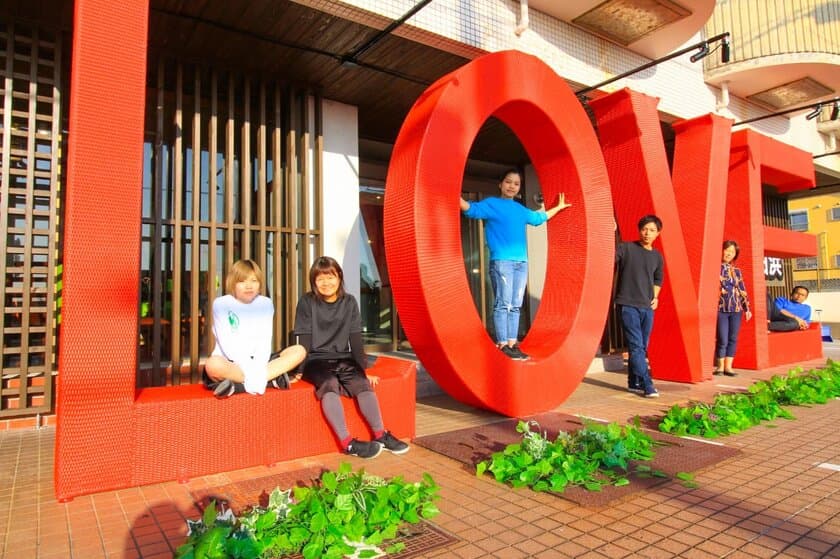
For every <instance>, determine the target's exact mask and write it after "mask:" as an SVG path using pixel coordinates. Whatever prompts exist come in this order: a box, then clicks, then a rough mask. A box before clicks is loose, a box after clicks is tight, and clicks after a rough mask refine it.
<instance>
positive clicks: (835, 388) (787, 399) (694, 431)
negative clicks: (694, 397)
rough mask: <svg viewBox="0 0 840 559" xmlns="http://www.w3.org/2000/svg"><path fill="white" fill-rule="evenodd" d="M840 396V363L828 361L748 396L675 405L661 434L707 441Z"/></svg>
mask: <svg viewBox="0 0 840 559" xmlns="http://www.w3.org/2000/svg"><path fill="white" fill-rule="evenodd" d="M838 396H840V363H837V362H834V361H832V360H830V359H829V360H828V362H827V363H826V367H825V368H823V369H811V370H810V371H807V372H805V371H803V370H802V369H801V368H796V369H793V370H791V371H789V372H788V373H787V374H786V375H775V376H773V377H771V378H769V379H767V380H762V381H758V382H756V383H755V384H753V385H752V386H750V387H749V388H748V391H747V393H746V394H718V395H717V396H715V399H714V401H713V402H712V403H711V404H708V403H704V402H691V403H689V404H687V405H684V406H680V405H675V406H673V407H672V408H671V409H669V410H668V412H667V413H666V414H665V417H663V418H662V421H661V422H660V423H659V430H660V431H662V432H665V433H672V434H675V435H680V436H684V435H695V436H699V437H705V438H709V439H712V438H716V437H719V436H725V435H731V434H733V433H739V432H741V431H743V430H745V429H749V428H750V427H752V426H754V425H758V424H760V423H761V422H762V421H772V420H774V419H777V418H783V419H794V417H793V414H791V413H790V412H789V411H788V410H786V409H785V408H783V407H782V406H789V405H795V406H806V405H810V404H824V403H826V402H827V401H828V400H830V399H832V398H837V397H838Z"/></svg>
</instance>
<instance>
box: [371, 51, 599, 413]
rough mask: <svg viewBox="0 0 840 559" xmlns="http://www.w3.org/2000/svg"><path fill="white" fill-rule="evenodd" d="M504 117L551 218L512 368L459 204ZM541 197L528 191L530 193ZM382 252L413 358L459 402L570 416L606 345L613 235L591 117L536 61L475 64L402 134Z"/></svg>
mask: <svg viewBox="0 0 840 559" xmlns="http://www.w3.org/2000/svg"><path fill="white" fill-rule="evenodd" d="M491 116H492V117H496V118H498V119H499V120H501V121H502V122H504V123H505V124H506V125H507V126H508V127H509V128H510V129H511V130H512V131H513V132H514V133H515V134H516V136H517V137H518V138H519V140H520V141H521V142H522V145H523V146H524V148H525V149H526V151H527V152H528V155H529V156H530V159H531V163H532V164H533V166H534V169H535V171H536V174H537V177H538V178H539V182H540V185H541V188H542V192H543V195H544V196H545V199H546V205H547V207H549V208H550V207H552V206H553V205H555V204H556V203H557V198H558V194H559V193H560V192H565V193H566V200H567V201H568V202H569V203H571V204H572V207H570V208H568V209H566V210H564V211H562V212H560V213H559V214H558V215H557V216H556V217H554V218H553V219H552V220H550V221H549V222H548V243H547V260H546V281H545V287H544V290H543V296H542V299H541V300H540V302H539V310H538V312H537V315H536V316H535V318H534V321H533V323H532V325H531V328H530V331H529V332H528V335H527V337H526V338H525V340H523V342H522V349H523V350H524V351H525V352H526V353H528V354H529V355H530V356H531V359H530V360H528V361H513V360H511V359H509V358H508V357H506V356H505V355H504V354H503V353H502V352H501V351H499V349H497V348H496V345H495V343H494V342H493V340H491V338H490V337H489V336H488V335H487V331H486V329H485V326H484V324H482V321H481V319H480V317H479V315H478V312H477V310H476V307H475V304H474V303H473V299H472V297H471V294H470V287H469V283H468V282H467V277H466V273H465V270H464V257H463V252H462V249H461V235H460V230H461V225H460V219H461V216H460V210H459V206H458V197H459V195H460V191H461V184H462V182H463V174H464V168H465V166H466V162H467V157H468V155H469V150H470V147H471V146H472V143H473V140H474V139H475V137H476V135H477V134H478V132H479V130H480V129H481V127H482V125H483V124H484V123H485V121H486V120H487V119H488V118H490V117H491ZM532 192H533V191H532ZM384 212H385V224H384V228H385V251H386V257H387V261H388V273H389V276H390V279H391V285H392V288H393V294H394V299H395V302H396V305H397V309H398V312H399V316H400V322H401V324H402V326H403V328H404V329H405V332H406V334H407V336H408V339H409V340H410V341H411V344H412V347H413V348H414V350H415V352H416V354H417V356H418V358H419V359H420V360H421V362H422V363H423V365H424V366H425V368H426V369H427V370H428V371H429V374H430V375H431V376H432V378H434V379H435V381H436V382H437V383H438V384H439V385H440V386H441V388H443V389H444V390H445V391H446V392H448V393H449V394H450V395H451V396H453V397H454V398H456V399H458V400H460V401H462V402H464V403H467V404H469V405H473V406H477V407H482V408H487V409H490V410H494V411H496V412H499V413H501V414H504V415H508V416H514V417H515V416H520V417H521V416H526V415H531V414H534V413H538V412H542V411H546V410H549V409H552V408H554V407H556V406H558V405H559V404H560V403H562V402H563V401H564V400H565V399H566V398H567V397H568V396H569V395H570V394H571V393H572V392H573V391H574V390H575V388H577V386H578V385H579V384H580V382H581V380H582V379H583V376H584V374H585V373H586V369H587V368H588V366H589V364H590V363H591V361H592V359H593V357H594V355H595V353H596V351H597V347H598V343H599V341H600V339H601V336H602V333H603V330H604V324H605V319H606V316H607V310H608V305H609V301H610V292H611V289H612V277H613V261H614V245H615V241H614V227H613V223H614V222H613V215H612V201H611V197H610V188H609V182H608V178H607V171H606V167H605V165H604V159H603V156H602V153H601V149H600V146H599V144H598V140H597V138H596V136H595V133H594V130H593V129H592V126H591V124H590V121H589V118H588V116H587V115H586V112H585V111H584V109H583V108H582V107H581V104H580V102H579V101H578V99H577V98H576V96H575V94H574V93H573V92H572V91H571V89H569V87H568V86H567V85H566V83H565V82H564V81H563V80H562V79H561V78H560V77H559V76H558V75H557V74H556V73H555V72H554V71H552V70H551V68H549V67H548V66H547V65H545V64H544V63H543V62H542V61H540V60H539V59H537V58H536V57H533V56H531V55H527V54H524V53H521V52H518V51H504V52H498V53H493V54H489V55H486V56H483V57H480V58H478V59H476V60H474V61H472V62H470V63H469V64H467V65H465V66H463V67H461V68H459V69H458V70H455V71H454V72H452V73H450V74H448V75H446V76H444V77H442V78H441V79H439V80H438V81H437V82H435V83H434V84H432V85H431V86H430V87H429V88H428V89H427V90H426V91H425V92H424V93H423V94H422V95H421V96H420V98H419V99H418V100H417V101H416V103H415V104H414V106H413V107H412V109H411V111H410V112H409V114H408V116H407V117H406V120H405V122H404V123H403V126H402V128H401V130H400V133H399V136H398V138H397V142H396V144H395V145H394V150H393V154H392V156H391V162H390V166H389V170H388V178H387V185H386V189H385V210H384Z"/></svg>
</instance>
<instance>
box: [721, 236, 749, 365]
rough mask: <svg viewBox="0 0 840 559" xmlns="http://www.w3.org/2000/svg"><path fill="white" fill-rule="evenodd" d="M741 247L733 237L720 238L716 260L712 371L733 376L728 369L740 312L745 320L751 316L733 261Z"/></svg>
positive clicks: (732, 353) (738, 273) (736, 336)
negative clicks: (717, 277)
mask: <svg viewBox="0 0 840 559" xmlns="http://www.w3.org/2000/svg"><path fill="white" fill-rule="evenodd" d="M740 252H741V249H740V248H738V243H736V242H735V241H724V242H723V258H722V262H721V264H720V301H719V302H718V317H717V343H716V347H715V357H716V358H717V368H716V369H715V372H714V374H716V375H726V376H729V377H734V376H737V374H738V373H736V372H734V371H733V370H732V360H733V358H734V357H735V347H736V345H737V343H738V332H739V331H740V330H741V313H742V312H743V313H744V316H745V317H746V319H747V321H749V320H750V319H751V318H752V312H750V302H749V299H747V288H746V287H745V286H744V278H743V276H742V275H741V270H740V269H738V268H736V267H735V266H734V265H733V262H735V260H737V259H738V254H739V253H740Z"/></svg>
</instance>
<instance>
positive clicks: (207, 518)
mask: <svg viewBox="0 0 840 559" xmlns="http://www.w3.org/2000/svg"><path fill="white" fill-rule="evenodd" d="M201 521H202V522H204V525H205V526H207V528H208V529H210V528H212V527H213V526H215V525H216V501H215V500H212V501H210V504H209V505H207V508H206V509H204V514H202V515H201Z"/></svg>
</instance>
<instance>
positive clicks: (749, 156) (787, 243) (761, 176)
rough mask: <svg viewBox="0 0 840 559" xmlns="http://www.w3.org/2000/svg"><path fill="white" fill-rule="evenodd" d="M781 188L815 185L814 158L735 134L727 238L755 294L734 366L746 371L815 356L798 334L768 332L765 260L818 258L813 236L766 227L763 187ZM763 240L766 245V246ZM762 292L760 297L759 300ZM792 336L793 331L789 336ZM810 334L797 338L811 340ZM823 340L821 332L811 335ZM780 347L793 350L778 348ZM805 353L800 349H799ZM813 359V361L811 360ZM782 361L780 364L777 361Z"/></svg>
mask: <svg viewBox="0 0 840 559" xmlns="http://www.w3.org/2000/svg"><path fill="white" fill-rule="evenodd" d="M763 184H771V185H775V186H779V187H781V188H782V189H786V190H791V189H800V190H801V189H806V188H810V187H812V186H813V185H814V164H813V161H812V160H811V157H810V154H808V153H807V152H803V151H802V150H800V149H797V148H794V147H792V146H789V145H787V144H783V143H781V142H779V141H777V140H774V139H772V138H768V137H766V136H762V135H761V134H758V133H756V132H754V131H752V130H741V131H738V132H736V133H734V134H733V135H732V149H731V154H730V164H729V180H728V184H727V194H726V218H725V220H724V222H725V224H726V225H725V227H724V235H725V236H726V237H727V238H730V239H736V240H737V241H738V243H739V244H740V246H741V255H740V257H739V258H738V263H739V267H740V268H741V271H742V272H743V274H744V282H745V283H746V285H747V290H748V291H749V293H751V294H752V295H753V297H752V307H753V320H751V321H750V322H746V323H744V324H743V326H742V328H741V335H740V337H739V339H738V353H737V355H736V356H735V362H734V365H735V366H736V367H741V368H745V369H764V368H766V367H769V366H773V365H781V364H786V363H796V362H797V361H800V360H803V359H810V358H813V356H814V353H813V348H812V347H811V346H809V344H807V343H805V344H798V343H797V342H796V339H795V337H794V336H785V335H778V336H777V335H774V336H772V339H773V341H772V345H773V346H774V347H773V348H771V347H770V345H771V342H770V338H769V337H768V334H767V302H766V300H765V297H764V294H765V293H766V292H767V285H766V283H765V281H764V256H775V255H785V256H815V255H816V242H815V239H814V236H813V235H807V234H805V233H797V232H793V231H786V232H784V233H780V232H778V231H777V230H775V229H773V228H769V227H765V226H764V225H763V217H762V214H763V212H762V207H761V204H762V185H763ZM765 240H766V241H767V243H768V244H765ZM757 294H758V296H756V295H757ZM785 334H791V333H785ZM808 335H809V334H808V333H802V334H797V336H796V337H804V338H806V339H807V337H808ZM811 335H813V336H815V337H816V338H819V331H818V330H816V331H814V333H813V334H811ZM777 344H781V345H786V346H789V347H786V348H778V347H775V346H776V345H777ZM800 350H801V351H800ZM819 355H821V348H820V353H818V354H816V356H819ZM808 356H811V357H808ZM780 359H781V361H779V360H780Z"/></svg>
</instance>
